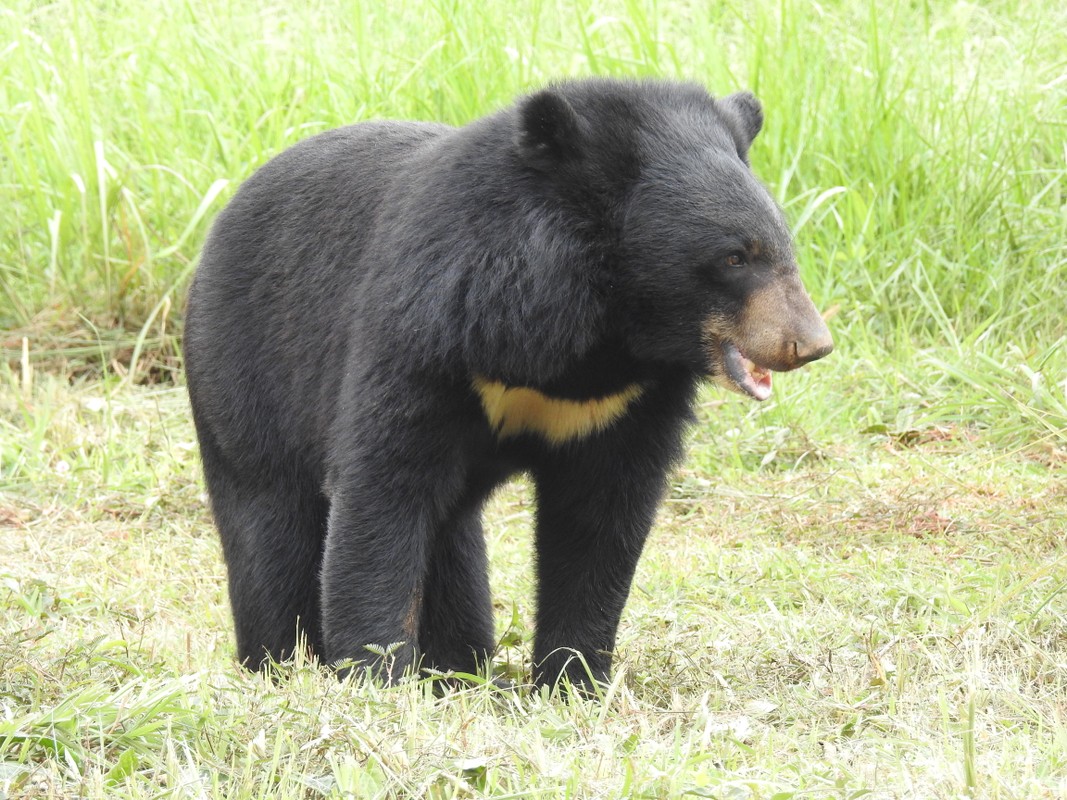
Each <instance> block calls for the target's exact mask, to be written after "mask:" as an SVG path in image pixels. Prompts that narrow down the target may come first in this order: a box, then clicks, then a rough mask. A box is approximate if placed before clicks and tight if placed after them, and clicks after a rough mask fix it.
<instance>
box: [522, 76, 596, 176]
mask: <svg viewBox="0 0 1067 800" xmlns="http://www.w3.org/2000/svg"><path fill="white" fill-rule="evenodd" d="M581 139H582V131H581V121H580V120H579V119H578V114H577V113H576V112H575V110H574V109H573V108H572V107H571V104H570V103H568V102H567V99H566V98H565V97H563V96H562V95H560V94H557V93H556V92H554V91H552V90H551V89H544V90H542V91H540V92H537V93H536V94H532V95H530V96H529V97H527V98H526V99H525V100H523V101H522V103H521V104H520V106H519V130H518V134H517V135H516V144H517V145H518V148H519V155H520V156H521V157H522V160H523V163H525V164H526V165H527V166H530V167H533V168H534V169H537V170H541V171H542V172H550V171H552V170H554V169H556V168H557V167H559V166H560V165H561V164H562V163H564V162H566V161H570V160H572V159H575V158H577V157H578V155H579V154H580V153H581Z"/></svg>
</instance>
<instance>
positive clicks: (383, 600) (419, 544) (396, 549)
mask: <svg viewBox="0 0 1067 800" xmlns="http://www.w3.org/2000/svg"><path fill="white" fill-rule="evenodd" d="M389 433H390V435H389V436H388V437H386V438H383V439H378V440H376V441H375V442H374V444H373V445H372V444H371V443H370V441H369V440H364V441H363V442H362V445H363V446H361V447H359V448H358V449H353V450H349V451H348V452H346V453H345V454H344V456H345V458H344V467H343V471H341V473H340V475H339V476H338V477H337V478H336V479H335V480H333V481H332V482H331V493H330V516H329V524H328V531H327V536H326V545H325V549H324V552H323V559H322V602H321V606H322V639H323V645H324V649H325V657H326V661H327V662H329V663H337V662H339V661H351V662H355V663H356V664H358V665H359V666H361V667H365V668H369V669H370V670H371V671H372V672H373V673H374V674H375V675H376V676H377V677H379V678H381V679H382V680H383V681H385V682H393V681H395V680H396V679H397V678H399V677H400V676H401V675H403V674H404V672H405V670H408V669H409V668H410V667H411V665H412V664H413V662H414V661H415V660H416V658H417V656H418V644H417V640H418V635H419V623H420V617H421V614H422V608H423V597H424V592H425V590H426V579H427V574H428V569H429V559H430V557H431V554H432V552H433V545H434V542H435V539H436V538H437V536H438V534H439V531H440V528H441V526H442V525H443V524H444V523H445V521H446V520H447V519H448V516H449V509H450V508H452V507H453V506H454V505H455V504H456V502H457V498H458V496H459V495H460V493H461V490H462V483H461V478H460V475H461V474H462V469H460V468H459V465H457V464H455V463H453V462H454V461H455V450H454V449H453V450H452V451H451V455H452V458H451V459H448V458H446V457H445V456H443V455H442V456H440V457H435V455H434V451H435V448H433V447H432V446H431V445H430V442H431V441H433V439H432V438H430V437H420V436H419V435H418V434H417V433H414V432H407V433H404V432H401V431H399V430H392V431H390V432H389ZM437 452H440V451H437Z"/></svg>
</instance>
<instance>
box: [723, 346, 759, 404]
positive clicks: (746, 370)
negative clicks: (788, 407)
mask: <svg viewBox="0 0 1067 800" xmlns="http://www.w3.org/2000/svg"><path fill="white" fill-rule="evenodd" d="M722 352H723V360H724V361H725V362H726V374H727V376H728V377H729V378H730V380H731V381H733V382H734V385H736V386H737V388H738V389H740V390H741V391H742V392H744V393H745V394H747V395H748V396H749V397H752V398H754V399H756V400H766V399H767V398H768V397H770V396H771V371H770V370H769V369H764V368H763V367H758V366H756V365H755V364H754V363H752V362H751V361H749V360H748V359H747V358H745V356H744V354H743V353H742V352H741V351H740V350H738V349H737V345H735V344H734V343H733V342H723V343H722Z"/></svg>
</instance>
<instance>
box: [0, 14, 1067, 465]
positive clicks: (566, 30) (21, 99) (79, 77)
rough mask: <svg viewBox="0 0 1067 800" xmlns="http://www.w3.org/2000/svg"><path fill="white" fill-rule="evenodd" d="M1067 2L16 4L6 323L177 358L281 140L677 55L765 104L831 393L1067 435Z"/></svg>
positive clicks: (902, 416)
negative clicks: (187, 292) (229, 231)
mask: <svg viewBox="0 0 1067 800" xmlns="http://www.w3.org/2000/svg"><path fill="white" fill-rule="evenodd" d="M1061 5H1062V4H1059V3H1054V2H1051V0H1038V2H1034V3H1027V4H1025V5H1024V6H1018V5H1017V4H1006V3H990V4H983V5H981V6H979V5H974V4H966V3H929V2H925V3H918V4H912V3H905V2H892V3H889V4H880V3H873V2H870V3H867V2H855V1H854V0H850V1H849V2H844V0H836V2H830V3H824V4H822V5H817V6H816V5H809V4H800V3H795V4H794V3H789V2H784V3H772V2H756V3H749V4H743V5H740V4H733V3H728V2H724V3H688V2H676V3H661V4H655V3H652V4H648V3H641V2H636V0H630V1H629V2H622V3H611V2H605V3H592V2H582V1H577V2H576V1H575V0H567V1H566V2H564V0H555V1H553V0H532V2H526V3H519V4H515V3H512V2H506V3H505V2H502V0H490V2H487V3H479V4H477V5H474V4H470V5H468V4H460V3H455V2H411V3H402V4H394V6H392V7H390V8H389V9H388V10H385V9H384V8H383V9H377V8H376V7H375V6H374V4H356V3H344V2H338V1H336V0H321V1H320V2H314V3H306V4H300V6H299V10H290V9H289V7H288V6H283V5H277V6H268V7H266V8H264V7H263V6H262V4H253V3H247V2H244V3H242V2H236V3H227V4H225V5H219V4H210V3H203V2H197V3H192V2H174V1H172V0H164V2H162V3H159V4H157V6H155V7H154V8H158V9H159V10H158V11H153V12H152V13H153V14H154V15H155V16H156V17H157V18H158V19H163V20H166V24H165V25H159V26H156V25H147V24H146V20H145V18H144V15H145V13H147V12H145V10H144V9H143V7H142V6H141V5H140V4H136V3H129V2H125V0H119V2H114V3H93V2H88V0H64V1H63V2H55V3H37V2H25V1H24V2H20V3H16V4H15V7H14V8H13V9H8V10H5V11H2V12H0V42H7V43H8V44H7V45H6V47H4V48H3V49H2V51H0V133H2V134H3V135H2V137H0V148H2V149H0V203H2V204H3V205H4V207H5V208H6V209H7V213H5V214H4V216H3V221H2V222H0V232H2V236H0V277H2V279H3V290H2V291H0V326H2V327H3V328H4V329H6V330H7V331H8V333H7V334H6V335H5V336H4V338H3V340H2V341H0V347H2V348H3V350H4V354H5V355H6V357H7V360H8V361H9V362H14V361H16V360H17V359H18V358H19V357H20V355H21V348H22V345H23V338H25V339H26V345H27V349H28V350H29V353H30V360H31V361H32V362H34V363H38V364H41V365H42V366H43V367H44V368H47V369H59V370H67V371H71V372H75V373H79V374H80V373H84V372H88V373H89V374H99V373H100V370H101V369H102V368H107V369H110V370H112V371H115V372H118V373H120V374H123V375H126V376H128V378H129V379H130V380H131V381H160V380H164V381H168V380H180V358H179V355H178V346H177V342H178V339H179V337H180V332H181V308H182V302H183V296H184V289H185V287H186V285H187V283H188V280H189V277H190V274H191V270H192V267H193V266H194V264H195V259H196V254H197V251H198V248H199V246H200V243H201V242H202V240H203V236H204V234H205V232H206V227H207V225H208V224H209V222H210V219H211V217H212V216H213V214H214V213H215V212H216V211H217V210H218V209H219V208H220V207H221V205H222V203H223V202H224V201H225V199H226V198H227V197H228V196H229V194H230V193H231V192H232V191H233V190H234V188H235V187H236V185H237V184H238V183H239V182H240V181H241V180H242V179H244V178H245V177H247V176H248V175H249V174H250V172H251V171H252V170H253V169H254V168H255V167H256V166H257V165H259V164H261V163H263V162H264V161H265V160H266V159H268V158H269V157H270V156H272V155H273V154H275V153H277V152H279V151H280V150H282V149H284V148H285V147H286V146H288V145H290V144H292V143H293V142H295V141H297V140H299V139H301V138H303V137H306V136H308V135H310V134H313V133H315V132H317V131H321V130H323V129H326V128H330V127H333V126H337V125H341V124H345V123H348V122H352V121H357V120H361V119H367V118H375V117H392V118H417V119H435V120H443V121H447V122H451V123H456V124H461V123H463V122H465V121H467V120H470V119H472V118H474V117H476V116H478V115H481V114H484V113H486V112H488V111H491V110H493V109H495V108H498V107H500V106H502V105H504V104H506V103H508V102H510V100H511V99H512V98H513V97H514V95H515V94H516V93H517V92H519V91H522V90H525V89H528V88H530V87H533V86H538V85H541V84H542V83H544V82H545V81H547V80H550V79H551V78H554V77H558V76H565V75H578V74H587V73H610V74H627V75H628V74H642V75H644V74H651V75H667V76H682V77H687V78H693V79H696V80H700V81H703V82H704V83H706V84H707V85H708V86H709V87H710V88H711V89H712V90H713V91H714V92H718V93H727V92H730V91H733V90H735V89H737V88H742V87H744V88H751V89H753V90H755V91H756V92H757V93H758V94H759V96H760V97H761V98H762V100H763V102H764V104H765V106H766V110H767V125H766V130H765V132H764V133H763V134H762V135H761V137H760V138H759V139H758V141H757V144H756V147H755V149H754V151H753V153H752V157H753V161H754V164H755V167H756V170H757V172H758V173H759V174H760V175H761V176H762V177H763V178H764V179H765V180H766V181H767V182H768V183H769V184H770V185H771V187H772V188H773V190H774V191H775V193H776V194H777V195H778V197H779V198H780V199H781V201H782V202H783V204H784V205H785V206H786V208H787V211H788V213H789V215H790V218H791V219H792V220H793V222H794V225H795V227H796V228H797V235H798V244H799V258H800V262H801V267H802V270H803V272H804V274H805V277H806V280H807V283H808V285H809V286H810V288H811V290H812V293H813V295H814V296H815V298H816V301H817V302H818V303H819V304H820V306H821V307H823V308H826V309H836V312H835V313H836V316H835V317H834V331H835V334H836V337H837V340H838V352H837V354H836V355H835V358H834V360H833V362H831V363H832V364H833V366H827V367H823V368H821V372H820V375H821V376H822V378H821V379H822V380H824V381H825V380H827V379H828V378H829V380H830V381H831V382H832V383H834V384H835V386H834V391H833V393H832V394H833V397H834V398H835V399H834V405H835V407H837V408H839V409H841V410H842V411H848V412H850V415H851V416H852V417H853V418H860V417H862V418H863V420H864V422H866V423H867V424H869V425H883V426H888V427H899V426H900V425H907V424H911V419H912V418H913V417H915V416H916V415H918V416H919V417H921V418H922V420H923V421H926V422H945V423H950V422H951V423H965V424H971V425H977V426H981V427H983V428H985V429H986V430H985V431H984V435H989V436H993V437H995V438H996V439H997V440H999V441H1000V442H1001V443H1002V444H1005V445H1007V446H1009V447H1013V446H1018V445H1022V444H1035V443H1036V444H1038V445H1039V446H1040V445H1041V444H1042V443H1044V442H1052V443H1054V444H1056V445H1060V446H1062V444H1063V441H1064V438H1065V434H1064V430H1065V428H1067V399H1065V392H1064V388H1063V381H1064V379H1065V376H1067V354H1065V353H1067V344H1065V342H1067V328H1065V325H1064V317H1065V316H1067V315H1065V314H1064V309H1065V308H1067V254H1065V246H1064V242H1065V241H1067V216H1065V214H1064V212H1063V208H1064V197H1065V192H1067V177H1065V175H1067V164H1065V161H1064V152H1063V141H1064V137H1065V135H1067V81H1065V80H1064V79H1063V75H1064V72H1065V70H1067V56H1065V53H1067V35H1065V34H1064V33H1063V31H1064V30H1067V11H1064V9H1063V8H1061Z"/></svg>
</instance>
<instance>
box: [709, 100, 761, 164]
mask: <svg viewBox="0 0 1067 800" xmlns="http://www.w3.org/2000/svg"><path fill="white" fill-rule="evenodd" d="M719 108H720V109H722V110H723V111H725V112H726V113H727V114H728V115H729V116H730V117H731V118H732V119H733V121H734V123H735V125H734V126H733V127H734V134H735V136H734V138H736V139H737V147H738V149H739V150H740V151H741V156H742V158H744V157H746V156H747V154H748V148H749V147H750V146H751V145H752V140H753V139H755V138H756V136H757V135H758V134H759V132H760V130H761V129H762V128H763V106H761V105H760V101H759V100H757V99H756V96H755V95H754V94H752V92H737V93H736V94H732V95H730V96H729V97H724V98H723V99H722V100H720V101H719Z"/></svg>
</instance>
